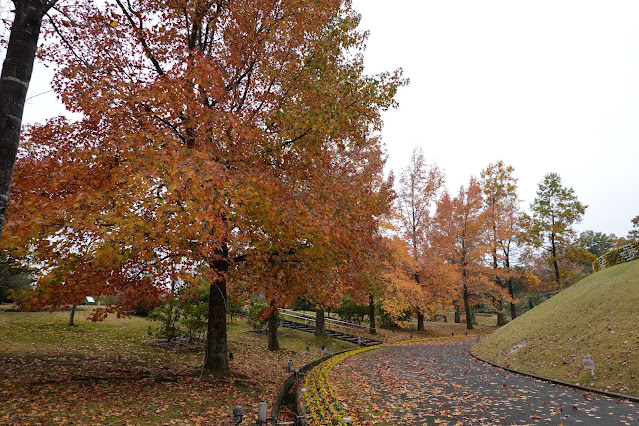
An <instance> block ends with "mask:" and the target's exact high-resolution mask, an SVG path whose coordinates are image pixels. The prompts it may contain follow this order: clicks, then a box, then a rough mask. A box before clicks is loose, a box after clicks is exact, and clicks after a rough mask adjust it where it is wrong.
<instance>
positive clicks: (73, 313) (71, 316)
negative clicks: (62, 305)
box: [69, 303, 77, 327]
mask: <svg viewBox="0 0 639 426" xmlns="http://www.w3.org/2000/svg"><path fill="white" fill-rule="evenodd" d="M76 307H77V305H76V304H75V303H74V304H73V306H72V307H71V314H70V315H69V325H70V326H71V327H73V326H75V322H74V319H75V308H76Z"/></svg>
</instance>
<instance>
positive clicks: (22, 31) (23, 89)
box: [0, 0, 57, 236]
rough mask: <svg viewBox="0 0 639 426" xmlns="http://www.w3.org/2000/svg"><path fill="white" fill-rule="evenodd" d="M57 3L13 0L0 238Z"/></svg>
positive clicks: (1, 116) (1, 91)
mask: <svg viewBox="0 0 639 426" xmlns="http://www.w3.org/2000/svg"><path fill="white" fill-rule="evenodd" d="M56 2H57V0H13V4H14V6H15V9H14V10H13V14H14V16H13V22H12V23H11V32H10V35H9V39H8V41H7V50H6V55H5V59H4V62H3V63H2V73H1V74H0V236H1V235H2V230H3V229H4V223H5V219H6V214H7V207H8V205H9V192H10V189H11V181H12V178H13V168H14V166H15V162H16V158H17V155H18V146H19V144H20V128H21V126H22V114H23V113H24V104H25V102H26V98H27V91H28V90H29V84H30V83H31V74H32V72H33V62H34V60H35V57H36V51H37V48H38V40H39V39H40V28H41V26H42V19H43V18H44V16H45V14H46V13H47V12H48V11H49V9H51V7H53V5H54V4H55V3H56ZM0 42H4V40H0Z"/></svg>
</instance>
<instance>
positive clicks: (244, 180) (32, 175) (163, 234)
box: [7, 0, 403, 371]
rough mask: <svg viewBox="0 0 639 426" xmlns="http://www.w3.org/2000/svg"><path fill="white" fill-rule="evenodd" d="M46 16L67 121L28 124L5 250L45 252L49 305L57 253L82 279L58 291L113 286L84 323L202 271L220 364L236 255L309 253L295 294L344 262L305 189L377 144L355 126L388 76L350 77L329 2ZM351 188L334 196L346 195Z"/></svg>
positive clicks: (78, 8) (368, 131)
mask: <svg viewBox="0 0 639 426" xmlns="http://www.w3.org/2000/svg"><path fill="white" fill-rule="evenodd" d="M59 10H60V13H59V14H57V15H55V16H53V17H52V19H51V27H50V28H49V34H50V35H51V36H52V39H51V40H52V41H51V42H50V45H49V46H48V50H47V51H45V55H48V56H49V57H50V58H51V59H52V60H54V61H55V62H56V63H57V64H58V65H59V72H58V74H57V77H56V79H55V81H54V86H55V90H56V91H57V92H58V94H59V95H60V97H61V99H62V100H63V102H64V103H65V105H66V107H67V108H68V109H69V110H71V111H74V112H77V113H79V114H81V119H80V120H78V121H76V122H70V121H68V120H64V119H55V120H52V121H50V122H49V123H47V124H46V125H44V126H36V127H33V128H31V129H30V130H29V132H28V135H27V136H28V140H27V144H26V145H25V150H24V155H23V156H22V157H21V160H20V162H19V165H20V170H19V172H20V174H21V176H22V177H21V180H22V182H21V183H20V188H17V191H16V199H17V200H19V206H16V209H15V211H14V212H13V213H12V214H13V215H14V216H13V217H12V219H11V221H12V222H13V224H12V226H11V228H12V237H11V238H12V241H10V243H11V244H8V245H7V246H16V247H22V248H23V249H25V248H27V247H28V248H29V250H31V251H32V255H33V256H34V257H37V258H38V260H39V261H41V262H44V264H45V265H46V269H45V270H44V274H45V276H43V277H42V278H41V280H40V282H39V288H38V293H39V294H41V295H45V296H48V297H49V299H48V301H49V303H52V304H53V306H55V305H56V304H64V303H69V300H68V299H65V298H63V297H62V296H57V291H56V290H57V288H58V287H59V286H60V285H61V284H62V283H66V282H67V281H68V280H67V276H68V274H69V273H70V272H69V271H71V269H69V268H67V267H66V266H65V265H67V264H69V265H70V264H71V263H70V262H71V260H73V261H74V262H75V265H76V266H75V267H74V269H73V271H74V273H75V274H76V275H77V274H79V273H80V272H81V273H83V274H84V280H76V281H75V282H77V283H80V282H81V283H86V284H79V285H78V287H77V288H75V289H74V290H73V291H74V294H77V293H80V292H82V291H83V289H82V288H81V286H82V285H90V286H91V290H92V293H93V294H105V295H116V294H117V295H118V297H119V299H118V305H112V306H107V307H105V308H104V309H102V310H101V311H98V312H97V313H96V316H95V317H96V318H99V317H100V316H102V315H106V314H107V313H110V312H122V311H123V310H125V309H127V308H128V306H131V305H135V304H136V303H137V302H139V300H140V299H141V298H142V297H147V298H148V297H151V296H154V297H159V296H160V295H161V294H162V293H164V292H165V291H166V286H167V284H168V283H169V282H170V281H171V280H179V281H180V282H181V283H182V284H183V285H185V286H188V285H194V284H195V283H197V282H198V281H199V280H200V279H201V278H203V279H206V280H207V281H208V282H210V283H211V287H210V294H209V313H208V320H209V322H208V326H207V344H206V354H205V368H206V369H208V370H213V371H226V370H227V369H228V356H227V348H226V312H227V309H226V301H227V298H228V289H227V287H228V285H229V283H230V281H229V279H230V277H233V275H234V272H235V270H236V269H237V268H238V267H239V265H241V264H245V263H247V262H249V260H250V265H251V267H252V268H253V270H255V271H261V270H267V269H268V268H269V267H270V265H271V264H272V263H273V262H276V263H277V262H280V261H284V260H285V259H288V260H286V262H288V263H289V264H294V263H295V264H304V263H305V262H308V263H306V265H305V267H296V268H288V270H287V271H286V272H288V273H290V274H298V275H299V274H301V273H302V272H306V273H307V274H308V276H307V278H308V279H307V280H306V282H307V284H306V285H305V286H302V287H300V288H299V289H298V290H299V293H298V294H303V293H304V291H306V290H307V289H309V288H311V287H313V286H312V284H315V281H314V278H315V277H320V278H322V279H323V280H326V277H327V276H331V277H332V276H340V275H341V271H347V270H348V268H341V269H340V266H341V264H340V263H339V262H340V261H342V260H343V258H342V257H339V256H335V257H334V256H332V255H333V254H334V253H335V251H334V249H335V248H336V245H334V244H324V243H326V242H330V241H331V238H333V237H336V235H335V234H332V235H331V232H334V231H335V230H336V229H345V227H344V223H339V224H336V221H339V220H341V219H342V218H343V217H342V216H341V215H335V212H336V211H338V210H339V209H340V208H341V206H339V205H336V204H331V203H330V202H326V200H324V199H322V198H320V197H318V196H316V193H315V192H314V191H315V190H316V189H317V188H318V187H319V186H320V185H321V184H325V183H326V181H327V179H328V177H327V176H326V174H325V172H326V170H327V169H330V168H331V167H335V166H336V165H337V164H341V162H342V161H346V162H347V164H348V168H346V170H345V172H347V173H355V172H356V171H357V170H358V169H359V168H360V167H361V164H359V163H357V158H373V157H374V156H375V155H379V156H381V155H382V149H381V142H380V141H379V140H378V139H377V138H376V137H375V136H374V135H373V133H372V132H374V131H376V130H379V129H380V126H381V119H380V111H381V110H383V109H386V108H389V107H391V106H393V105H394V100H393V99H394V95H395V93H396V89H397V87H398V86H399V85H400V84H402V83H403V81H402V79H401V76H400V73H399V72H397V73H393V74H383V75H379V76H375V77H369V76H366V75H364V74H363V64H362V61H363V59H362V55H361V51H362V49H363V44H364V41H365V35H364V34H363V33H359V32H358V31H357V30H356V27H357V24H358V21H359V18H358V16H357V15H356V14H355V13H354V12H353V11H352V10H351V9H350V4H349V2H346V1H338V0H332V1H328V2H320V3H309V4H306V3H299V2H295V1H283V2H270V3H268V2H266V3H264V2H249V1H237V2H207V1H200V0H198V1H195V2H189V3H184V2H177V3H175V2H169V3H167V2H158V1H154V0H140V1H138V2H126V3H124V2H121V1H120V0H115V1H114V2H106V3H102V2H100V3H99V4H96V3H94V2H89V1H82V2H76V3H74V4H72V5H61V6H60V7H59ZM366 155H368V157H366ZM358 156H360V157H358ZM379 161H381V159H380V160H379ZM379 161H378V162H377V163H376V164H378V163H379ZM16 173H18V169H16ZM322 173H324V174H322ZM331 189H332V190H334V191H335V190H336V189H337V191H336V192H338V193H339V190H340V189H346V188H345V187H340V186H339V181H338V182H336V183H335V185H334V186H333V187H332V188H331ZM351 189H352V188H349V190H348V191H345V192H344V193H343V194H342V199H343V200H347V201H348V202H352V203H353V204H356V203H358V202H359V201H360V200H361V198H362V197H361V196H355V195H356V193H354V192H352V190H351ZM332 200H333V201H334V200H335V198H333V199H332ZM357 211H358V212H359V213H360V215H359V216H358V217H361V216H362V214H363V211H364V208H362V209H361V210H357ZM375 214H376V212H374V211H370V212H368V215H369V216H374V215H375ZM353 217H355V216H348V215H347V216H345V217H344V218H343V219H344V220H345V221H346V222H348V221H349V220H351V219H352V218H353ZM365 223H366V224H367V225H368V224H369V223H370V221H365ZM327 224H335V226H327ZM348 224H349V225H350V222H349V223H348ZM53 235H57V236H58V237H56V238H51V236H53ZM340 235H341V234H337V237H339V236H340ZM334 239H335V240H337V241H340V244H341V243H342V241H347V240H348V239H347V238H344V239H342V238H334ZM349 244H350V243H349ZM352 244H355V241H354V240H353V242H352ZM318 259H321V260H322V261H321V262H319V261H318ZM51 271H56V273H58V274H61V278H62V279H61V280H52V279H49V278H47V276H48V275H49V274H51V273H52V272H51ZM75 271H80V272H75ZM78 276H79V275H78ZM276 278H277V277H276V276H274V278H273V279H276ZM290 281H291V282H296V283H300V282H301V280H299V279H293V278H290ZM318 281H319V279H318ZM274 282H275V281H271V282H270V284H266V283H265V284H264V287H268V288H271V289H275V288H276V286H275V285H271V284H273V283H274ZM324 282H326V281H324ZM341 284H342V282H341V281H337V282H335V284H334V285H335V286H337V287H338V286H339V285H341ZM70 287H71V286H70ZM264 287H262V289H264ZM254 288H260V285H259V284H255V286H254ZM314 291H315V292H317V293H322V294H327V293H331V291H332V289H331V287H330V286H326V287H320V288H319V289H316V290H314ZM67 296H69V297H70V296H71V295H67Z"/></svg>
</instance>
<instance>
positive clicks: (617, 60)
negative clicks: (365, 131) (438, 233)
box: [353, 0, 639, 236]
mask: <svg viewBox="0 0 639 426" xmlns="http://www.w3.org/2000/svg"><path fill="white" fill-rule="evenodd" d="M353 6H354V8H355V10H357V11H358V12H359V13H361V14H362V23H361V27H362V28H363V29H367V30H369V31H370V38H369V41H368V43H367V45H368V49H367V51H366V53H365V58H366V66H367V72H368V73H377V72H380V71H385V70H392V69H395V68H398V67H401V68H403V69H404V72H405V76H406V77H408V78H410V80H411V83H410V85H409V86H408V87H405V88H402V89H401V90H400V92H399V95H398V100H399V103H400V106H399V108H398V109H397V110H393V111H390V112H388V113H385V115H384V121H385V127H384V130H383V132H382V135H383V138H384V141H385V143H386V145H387V149H388V151H389V162H388V166H389V167H390V168H392V169H393V170H394V171H395V172H396V174H397V172H399V171H400V170H401V168H402V167H404V165H405V164H407V163H408V160H409V158H410V154H411V152H412V150H413V148H414V147H415V146H421V147H422V149H423V151H424V155H425V157H426V159H427V160H428V161H430V162H436V163H437V164H438V165H439V166H440V167H441V168H443V169H444V170H445V172H446V176H447V181H448V185H447V186H448V188H449V190H450V191H451V192H453V193H456V192H457V191H458V189H459V186H460V185H462V184H466V183H467V182H468V179H469V177H470V176H471V175H475V176H478V175H479V173H480V171H481V170H482V169H484V168H486V166H487V165H488V164H489V163H494V162H497V161H499V160H503V161H504V162H505V163H506V164H509V165H512V166H513V167H514V168H515V173H514V174H515V177H517V178H518V179H519V194H520V198H522V199H523V200H524V203H523V205H524V206H525V207H526V208H527V207H528V206H529V204H530V202H531V201H532V200H533V199H534V197H535V193H536V190H537V185H538V183H539V182H540V181H541V180H542V179H543V176H544V174H546V173H548V172H556V173H559V175H560V176H561V178H562V183H563V184H564V186H569V187H572V188H573V189H574V190H575V194H576V195H577V197H578V198H579V200H580V201H581V202H583V203H585V204H588V205H589V208H588V209H587V210H586V215H585V216H584V220H583V222H582V223H581V224H579V225H578V227H577V228H578V230H580V231H581V230H585V229H592V230H594V231H599V232H605V233H608V234H609V233H615V234H617V235H618V236H625V235H626V234H627V232H628V231H629V230H630V228H631V223H630V220H631V219H632V218H633V217H635V216H636V215H639V173H638V172H639V165H638V164H637V163H638V160H639V143H638V139H639V19H638V18H639V1H636V0H631V1H617V0H614V1H613V0H601V1H587V0H575V1H567V0H552V1H546V0H535V1H520V0H503V1H496V0H481V1H480V0H437V1H433V0H420V1H418V0H394V1H393V2H389V1H381V0H354V1H353Z"/></svg>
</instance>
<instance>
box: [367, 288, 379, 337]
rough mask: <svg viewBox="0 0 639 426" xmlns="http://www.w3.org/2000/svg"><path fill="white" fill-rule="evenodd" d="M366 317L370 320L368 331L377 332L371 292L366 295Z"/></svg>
mask: <svg viewBox="0 0 639 426" xmlns="http://www.w3.org/2000/svg"><path fill="white" fill-rule="evenodd" d="M368 319H369V322H370V325H369V329H368V332H369V333H370V334H377V327H376V326H375V301H374V300H373V293H369V295H368Z"/></svg>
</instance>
